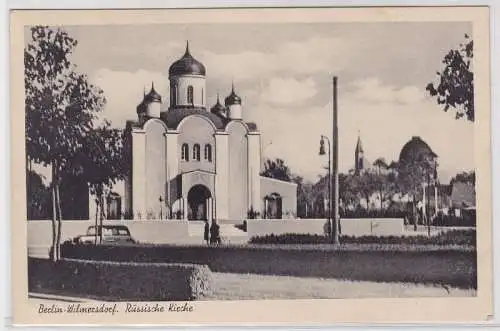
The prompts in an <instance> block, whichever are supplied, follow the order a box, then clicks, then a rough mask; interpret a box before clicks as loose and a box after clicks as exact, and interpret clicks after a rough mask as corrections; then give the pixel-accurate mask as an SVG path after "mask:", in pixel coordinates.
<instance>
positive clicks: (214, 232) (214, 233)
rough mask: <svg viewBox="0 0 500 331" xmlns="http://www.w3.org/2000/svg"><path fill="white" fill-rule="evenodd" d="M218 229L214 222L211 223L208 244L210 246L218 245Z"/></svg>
mask: <svg viewBox="0 0 500 331" xmlns="http://www.w3.org/2000/svg"><path fill="white" fill-rule="evenodd" d="M220 242H221V240H220V227H219V225H218V224H217V222H216V221H215V220H213V221H212V225H211V226H210V243H211V244H220Z"/></svg>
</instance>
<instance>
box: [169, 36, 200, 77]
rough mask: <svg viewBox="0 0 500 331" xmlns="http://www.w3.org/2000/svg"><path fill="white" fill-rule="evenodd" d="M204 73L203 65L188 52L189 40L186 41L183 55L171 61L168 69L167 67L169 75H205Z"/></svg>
mask: <svg viewBox="0 0 500 331" xmlns="http://www.w3.org/2000/svg"><path fill="white" fill-rule="evenodd" d="M205 73H206V70H205V66H204V65H203V64H202V63H201V62H199V61H197V60H196V59H195V58H194V57H193V56H192V55H191V53H189V42H186V52H185V53H184V55H183V56H182V57H181V58H180V59H179V60H177V61H175V62H174V63H172V65H171V66H170V69H168V74H169V76H182V75H198V76H205Z"/></svg>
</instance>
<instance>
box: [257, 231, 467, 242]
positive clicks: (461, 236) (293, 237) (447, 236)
mask: <svg viewBox="0 0 500 331" xmlns="http://www.w3.org/2000/svg"><path fill="white" fill-rule="evenodd" d="M339 240H340V242H341V243H343V244H396V245H437V246H447V245H454V246H476V231H475V230H450V231H445V232H442V233H440V234H438V235H435V236H431V237H428V236H424V235H419V236H407V237H405V236H360V237H351V236H341V237H340V238H339ZM329 242H330V238H329V237H328V236H320V235H310V234H283V235H274V234H271V235H266V236H257V237H252V238H250V243H252V244H270V245H273V244H280V245H296V244H301V245H315V244H327V243H329Z"/></svg>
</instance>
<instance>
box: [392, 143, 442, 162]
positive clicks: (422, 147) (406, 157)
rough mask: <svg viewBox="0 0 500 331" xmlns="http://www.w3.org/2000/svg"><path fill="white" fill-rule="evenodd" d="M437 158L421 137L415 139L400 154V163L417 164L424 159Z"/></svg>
mask: <svg viewBox="0 0 500 331" xmlns="http://www.w3.org/2000/svg"><path fill="white" fill-rule="evenodd" d="M428 157H430V158H435V157H437V155H436V153H434V152H433V151H432V149H431V148H430V147H429V145H427V143H426V142H425V141H423V140H422V139H421V138H420V137H413V138H412V139H411V140H410V141H409V142H407V143H406V144H405V145H404V146H403V148H402V149H401V153H400V154H399V161H400V162H415V161H418V160H422V159H424V158H428Z"/></svg>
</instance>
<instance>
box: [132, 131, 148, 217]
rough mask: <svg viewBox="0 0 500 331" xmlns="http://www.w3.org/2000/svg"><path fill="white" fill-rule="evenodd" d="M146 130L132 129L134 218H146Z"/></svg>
mask: <svg viewBox="0 0 500 331" xmlns="http://www.w3.org/2000/svg"><path fill="white" fill-rule="evenodd" d="M145 133H146V132H145V131H144V130H140V129H134V130H133V131H132V205H133V208H132V212H133V218H134V219H136V218H137V217H138V214H139V213H140V214H141V219H145V218H146V192H147V187H146V184H147V183H146V163H145V162H146V134H145Z"/></svg>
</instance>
